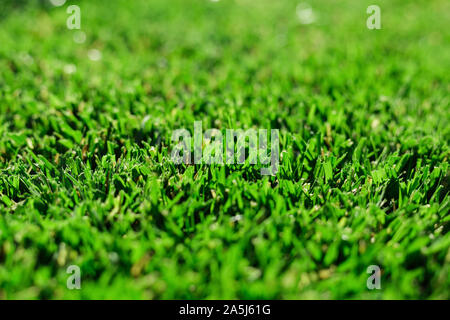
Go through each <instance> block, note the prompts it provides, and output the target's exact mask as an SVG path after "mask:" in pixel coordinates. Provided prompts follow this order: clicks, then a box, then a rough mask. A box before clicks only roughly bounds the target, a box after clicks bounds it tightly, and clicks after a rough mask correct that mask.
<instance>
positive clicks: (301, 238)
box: [0, 0, 450, 299]
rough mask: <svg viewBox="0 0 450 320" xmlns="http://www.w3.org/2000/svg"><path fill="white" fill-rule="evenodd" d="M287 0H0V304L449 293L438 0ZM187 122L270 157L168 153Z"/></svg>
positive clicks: (444, 67) (444, 87) (444, 61)
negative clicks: (192, 160) (371, 23)
mask: <svg viewBox="0 0 450 320" xmlns="http://www.w3.org/2000/svg"><path fill="white" fill-rule="evenodd" d="M300 2H301V1H290V0H287V1H270V0H259V1H250V0H221V1H217V2H213V1H208V0H170V1H167V0H151V1H143V0H136V1H122V0H114V1H107V2H106V1H102V2H100V1H96V2H94V1H68V2H66V4H65V5H63V6H62V7H54V6H52V5H51V4H50V3H49V2H48V1H43V0H41V1H4V0H2V2H1V4H0V160H1V161H0V169H1V170H2V171H1V173H0V181H1V184H0V195H1V196H2V197H1V199H2V201H0V298H156V299H160V298H187V299H189V298H254V299H258V298H287V299H294V298H367V299H378V298H444V299H447V298H448V296H449V291H448V289H449V283H450V279H449V274H448V266H449V261H450V251H449V245H450V240H449V236H448V234H447V231H448V207H449V205H448V139H449V133H450V132H449V128H450V127H449V107H448V103H449V97H448V89H449V88H448V84H449V81H448V80H449V76H448V70H449V69H450V68H449V67H450V54H449V43H450V41H449V40H450V39H449V35H450V32H449V31H448V21H449V12H450V5H449V2H448V1H444V0H432V1H425V0H423V1H420V0H416V1H400V0H393V1H384V0H380V1H377V2H376V4H377V5H379V6H380V7H381V19H382V30H374V31H372V30H368V29H367V28H366V19H367V17H368V15H367V14H366V8H367V6H368V5H371V4H374V3H373V1H365V0H363V1H348V0H343V1H325V0H319V1H313V2H312V1H311V2H310V3H309V5H310V6H311V8H312V12H313V15H314V18H315V19H314V21H313V22H312V23H310V24H302V23H301V21H300V20H299V17H298V14H297V11H296V10H297V7H298V5H299V3H300ZM71 4H78V5H79V6H80V8H81V19H82V23H81V30H79V31H77V30H68V29H67V27H66V19H67V17H68V14H67V13H66V8H67V6H68V5H71ZM74 37H75V39H83V38H84V37H85V39H86V40H85V41H84V42H82V43H77V42H76V41H74ZM194 120H203V123H204V128H205V127H208V128H209V127H214V128H219V129H225V128H248V127H252V126H253V127H255V128H279V129H280V130H281V131H282V141H281V150H283V151H284V152H285V153H284V159H283V161H282V169H281V170H280V172H279V174H278V175H277V177H272V178H264V179H260V177H258V176H257V174H256V172H257V171H258V170H257V169H254V168H251V167H248V166H244V167H243V168H240V167H233V168H226V169H224V168H220V167H215V166H213V167H205V166H201V167H200V168H199V167H197V166H196V167H195V168H194V167H189V168H178V167H176V166H173V165H171V164H170V163H169V161H168V160H167V155H168V150H170V147H171V143H170V135H171V133H172V131H173V130H174V129H178V128H181V127H186V128H188V129H190V130H192V128H193V121H194ZM152 147H153V149H152ZM305 154H307V156H306V158H305V157H302V155H305ZM342 156H344V158H343V160H342V161H341V162H339V163H338V162H337V159H340V158H341V157H342ZM324 163H330V166H331V167H332V169H333V172H332V177H330V176H329V175H325V174H324V170H323V164H324ZM321 168H322V169H321ZM389 168H394V170H393V171H395V172H392V173H390V171H389ZM377 170H382V172H383V174H381V178H379V179H378V178H377V177H378V176H377V175H376V174H375V176H376V178H374V177H373V176H374V173H373V172H378V171H377ZM433 170H434V171H433ZM386 172H387V173H386ZM396 175H398V176H396ZM324 177H325V178H324ZM377 180H379V181H377ZM227 190H228V191H227ZM304 190H306V192H305V191H304ZM415 190H416V191H415ZM216 193H217V195H216ZM178 194H179V195H181V196H180V197H177V195H178ZM305 194H306V195H305ZM237 215H239V216H241V218H240V219H242V220H236V216H237ZM69 264H77V265H80V267H81V269H82V290H80V291H69V290H67V289H66V287H65V283H66V278H67V276H68V275H67V274H66V273H65V268H66V267H67V266H68V265H69ZM371 264H378V265H380V266H381V267H382V269H383V270H384V271H383V272H384V273H383V280H382V287H383V289H382V290H381V291H376V290H375V291H369V290H367V288H366V279H367V277H368V274H366V273H365V269H366V268H367V266H369V265H371Z"/></svg>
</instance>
